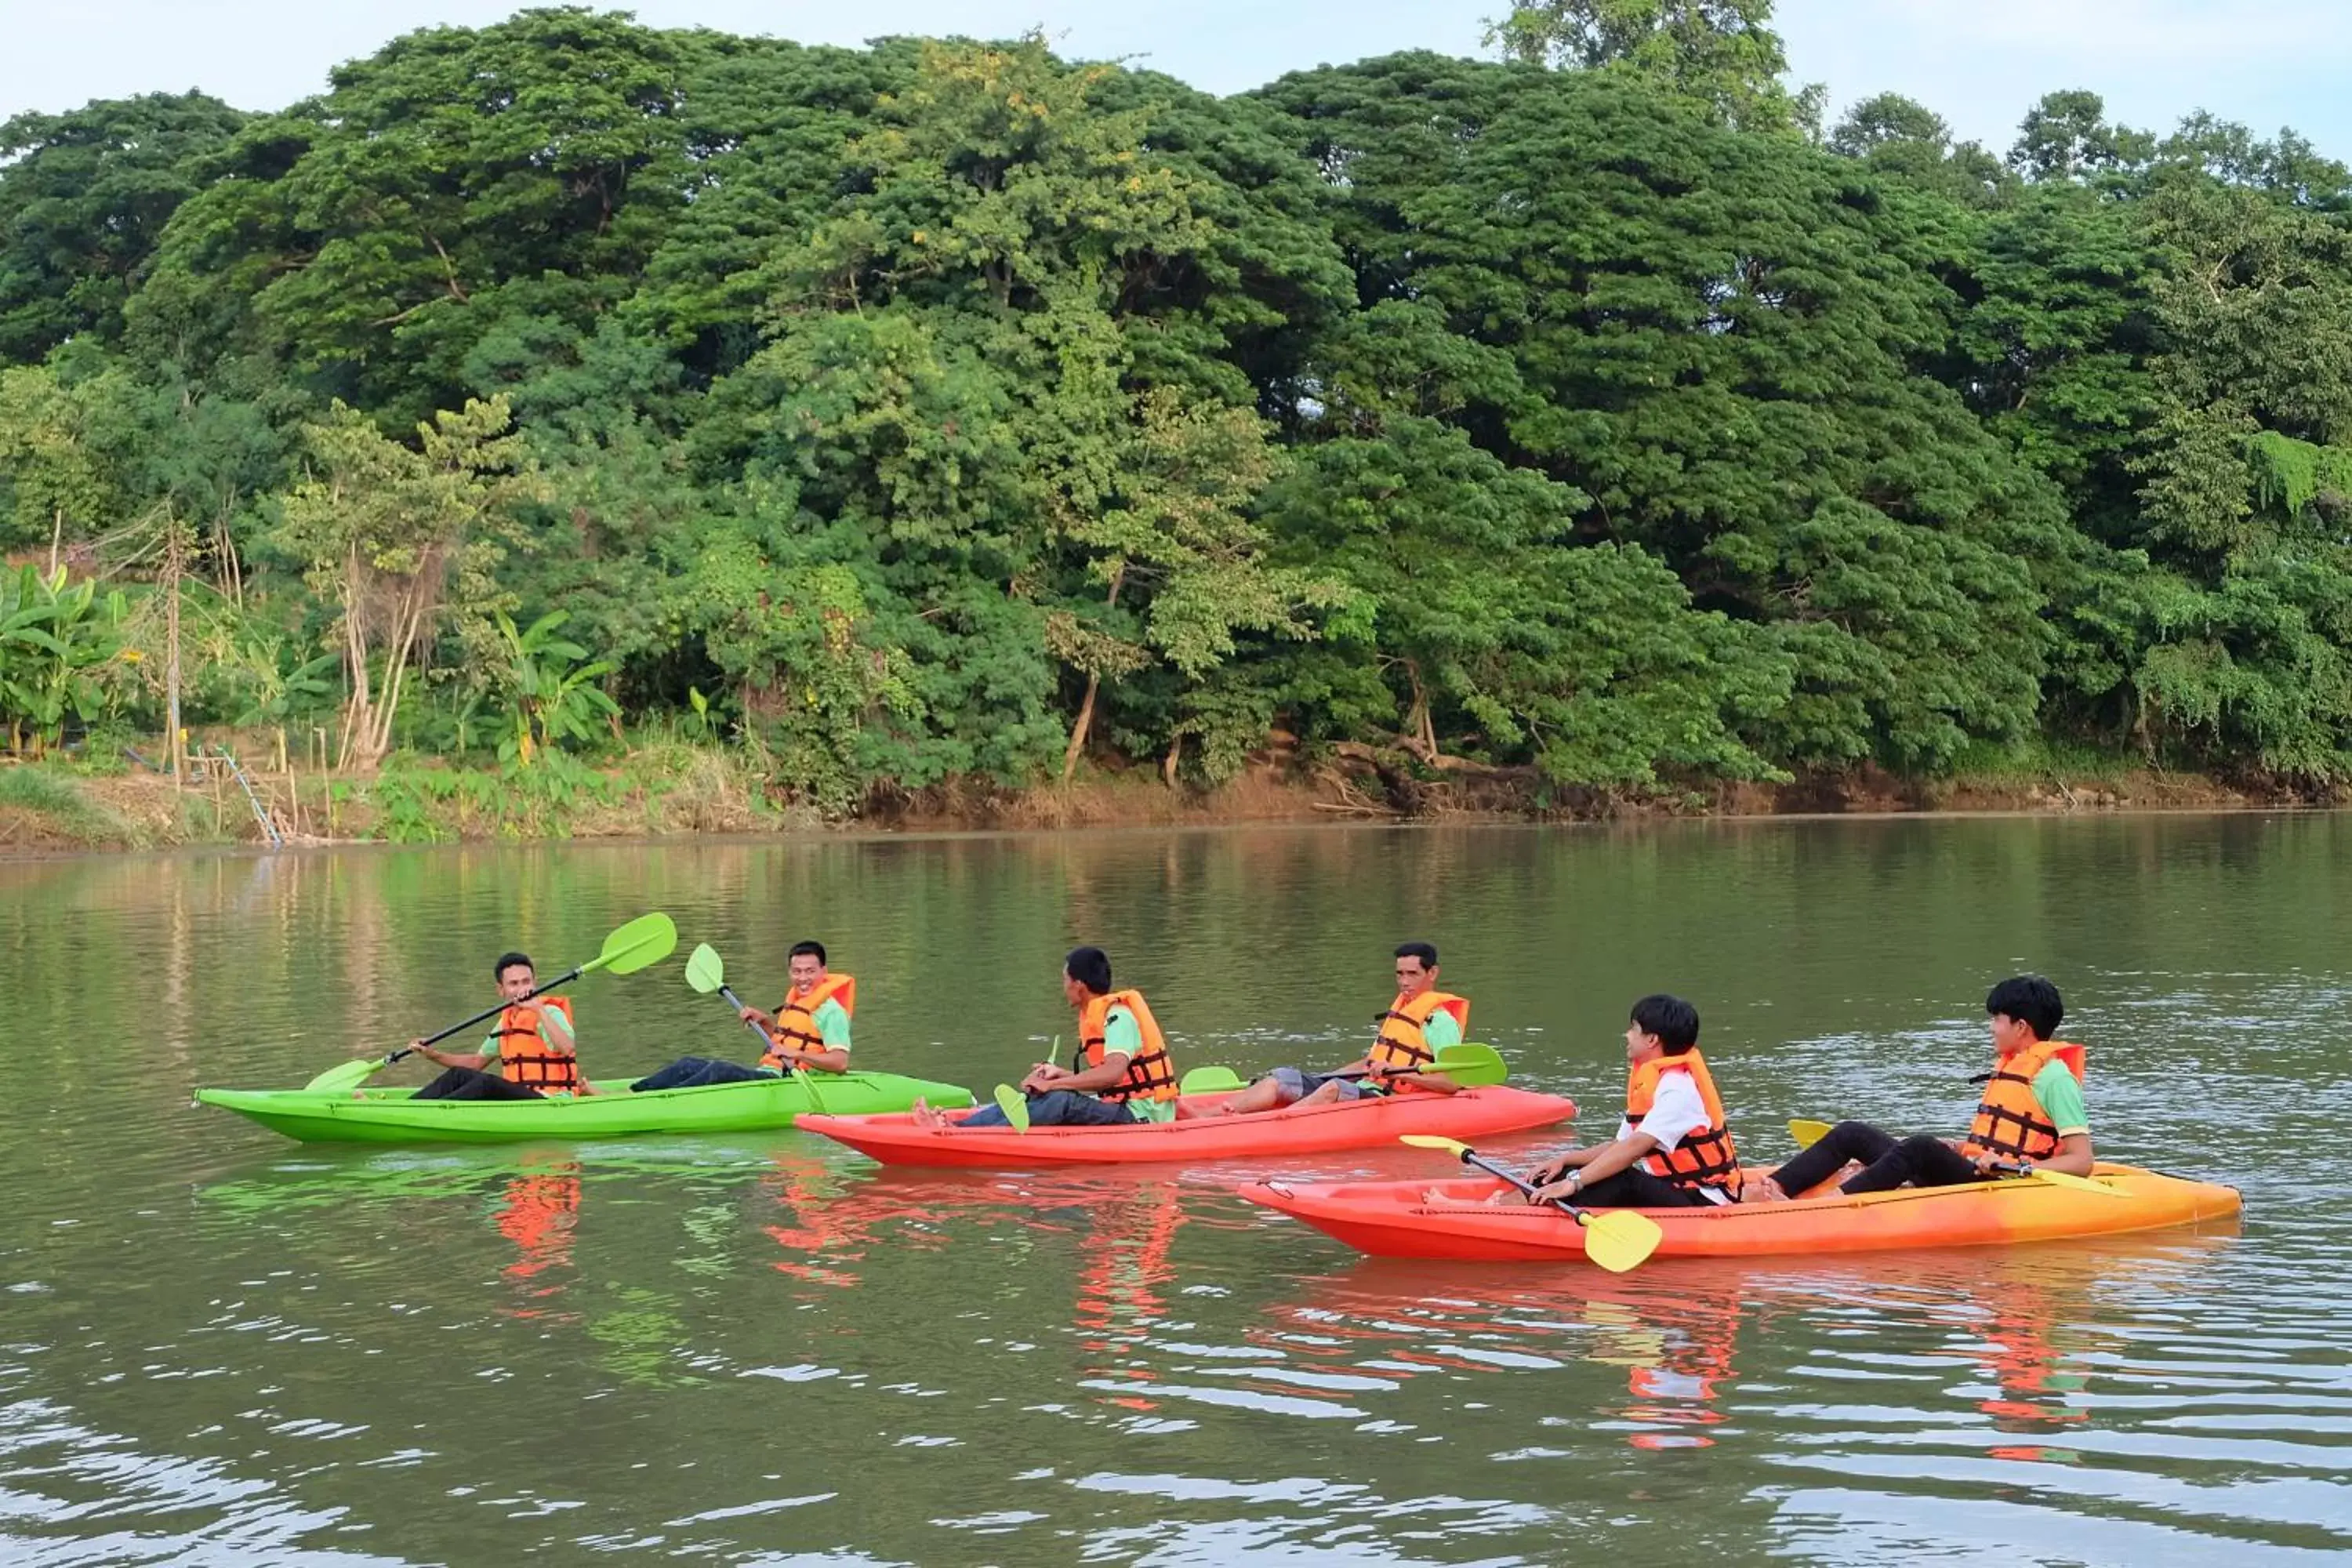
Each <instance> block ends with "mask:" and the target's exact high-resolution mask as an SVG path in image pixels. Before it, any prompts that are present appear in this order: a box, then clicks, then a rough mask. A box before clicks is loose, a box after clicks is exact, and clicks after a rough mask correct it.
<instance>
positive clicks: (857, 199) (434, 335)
mask: <svg viewBox="0 0 2352 1568" xmlns="http://www.w3.org/2000/svg"><path fill="white" fill-rule="evenodd" d="M1769 20H1770V5H1769V0H1707V3H1705V4H1699V3H1696V0H1552V3H1548V4H1542V5H1527V6H1523V7H1521V8H1520V9H1519V10H1518V11H1517V12H1516V13H1515V14H1513V15H1512V16H1509V17H1507V19H1506V20H1505V21H1504V22H1503V23H1501V24H1499V25H1498V26H1497V32H1496V43H1497V45H1498V46H1499V47H1500V50H1501V52H1502V53H1503V54H1504V55H1505V56H1506V57H1507V58H1505V59H1504V60H1503V61H1501V62H1498V63H1482V62H1475V61H1469V60H1460V59H1451V58H1440V57H1437V56H1433V55H1426V54H1412V55H1402V56H1395V57H1391V58H1384V59H1376V60H1369V61H1365V62H1362V63H1360V64H1357V65H1352V66H1346V67H1339V68H1323V69H1319V70H1316V71H1312V72H1307V73H1302V74H1298V75H1294V76H1290V77H1286V78H1285V79H1282V80H1280V81H1277V82H1276V83H1274V84H1272V85H1271V86H1269V87H1267V88H1265V89H1262V90H1261V91H1258V92H1255V93H1251V94H1246V95H1243V96H1241V97H1238V98H1234V99H1227V100H1218V99H1214V98H1211V97H1208V96H1206V95H1203V94H1202V93H1199V92H1196V91H1193V90H1192V89H1188V88H1186V87H1184V86H1182V85H1181V84H1180V83H1177V82H1175V81H1173V80H1171V79H1167V78H1164V77H1160V76H1156V75H1152V74H1149V73H1144V72H1138V71H1131V70H1125V69H1121V68H1112V67H1104V66H1074V65H1069V64H1066V63H1064V62H1062V61H1060V60H1057V59H1056V58H1054V57H1053V56H1052V55H1051V54H1050V53H1049V52H1048V51H1047V49H1046V48H1045V46H1044V45H1043V44H1042V43H1040V42H1037V41H1035V40H1030V41H1024V42H1019V43H1013V44H1003V45H975V44H969V43H933V42H924V41H920V40H889V41H886V42H884V43H881V44H879V45H877V46H876V47H873V48H871V49H868V50H862V51H853V50H842V49H835V48H809V47H800V46H797V45H793V44H791V43H784V42H778V41H774V40H768V39H750V38H739V37H730V36H726V35H722V34H716V33H709V32H675V31H663V30H657V29H652V28H647V27H643V26H637V25H636V24H635V23H634V22H632V21H630V20H629V19H627V18H626V17H625V16H620V15H615V14H603V13H595V12H590V11H585V10H572V9H566V10H542V11H526V12H523V13H520V14H519V15H518V16H515V17H513V18H512V19H511V20H509V21H508V22H506V23H503V24H501V25H499V26H492V27H486V28H480V29H467V28H433V29H427V30H425V31H421V32H417V33H413V34H410V35H408V36H406V37H402V38H399V39H397V40H395V41H394V42H393V43H391V44H389V45H387V46H386V47H384V48H383V49H382V50H381V51H379V52H378V53H377V54H375V55H374V56H373V57H371V58H367V59H365V60H361V61H356V62H353V63H352V64H350V65H347V66H345V67H342V68H340V69H339V70H337V71H336V72H335V73H334V75H333V77H332V79H331V83H330V86H329V88H328V90H327V91H326V92H325V93H323V94H322V95H320V97H318V98H315V99H311V100H306V101H304V102H301V103H298V104H296V105H293V106H292V107H290V108H289V109H287V110H284V111H283V112H279V113H274V114H261V115H247V114H241V113H238V112H236V111H235V110H230V109H228V108H226V106H224V105H222V104H219V103H217V102H214V101H211V100H206V99H204V98H202V97H201V96H194V95H191V96H188V97H184V98H167V97H150V98H142V99H137V100H127V101H121V102H100V103H92V104H90V105H89V106H87V107H86V108H84V109H82V110H76V111H74V112H72V113H69V114H63V115H28V116H25V117H21V118H19V119H17V120H16V121H10V122H9V123H7V124H6V125H5V126H0V547H5V549H6V550H7V551H8V552H9V553H10V555H11V558H12V559H13V560H14V561H16V562H17V563H38V564H37V567H26V569H24V570H22V571H18V570H16V569H13V568H12V570H11V571H10V572H9V573H8V574H6V576H5V579H0V581H5V595H0V709H5V711H0V721H5V723H6V724H7V725H8V726H9V729H10V739H11V743H12V744H16V745H20V746H24V745H38V744H44V743H48V742H54V741H55V740H56V739H58V737H60V736H62V735H64V734H66V733H68V731H71V730H72V729H73V728H74V727H76V726H77V725H89V724H93V723H104V722H106V721H110V720H112V721H118V722H126V723H127V722H131V721H141V722H147V723H151V724H152V723H153V722H156V721H160V718H161V714H162V709H161V705H160V700H161V694H162V691H163V684H164V682H165V680H166V674H165V670H166V668H167V666H168V665H169V664H170V663H171V662H172V661H170V660H168V659H167V658H165V657H164V650H165V639H166V638H167V637H171V638H174V639H176V641H177V643H178V645H179V646H180V647H182V648H183V649H184V657H183V658H181V659H180V660H179V661H178V665H179V668H180V669H181V671H182V675H181V676H180V678H179V679H181V681H182V683H183V685H184V710H185V712H186V713H187V714H188V716H189V717H190V718H191V719H192V720H193V721H215V722H220V723H245V724H255V723H259V724H270V725H277V726H280V727H294V728H299V729H306V730H313V731H320V732H321V735H322V738H330V737H331V742H332V751H333V752H334V754H335V755H336V757H337V758H338V759H339V760H340V761H341V762H342V763H345V764H346V765H350V766H354V767H360V768H373V767H374V766H376V765H378V764H379V763H382V762H383V760H384V758H385V757H386V756H387V755H388V754H390V753H391V752H394V751H395V750H397V749H400V748H402V747H406V748H410V749H413V750H415V751H419V752H441V753H459V752H478V753H480V754H482V755H483V756H485V757H488V756H490V755H493V754H497V753H499V752H501V751H502V752H503V753H504V755H505V756H506V757H507V758H508V759H509V761H510V762H512V763H515V764H517V765H529V764H530V763H532V762H533V760H534V758H541V757H543V756H544V755H545V753H546V752H548V751H549V749H551V748H562V749H572V750H575V751H577V750H583V749H584V750H590V751H593V750H594V749H595V748H598V747H600V746H610V745H614V744H618V743H620V742H621V740H622V738H623V737H624V736H625V735H626V734H628V733H629V732H630V727H631V726H636V727H640V728H642V727H644V726H646V725H662V726H667V727H668V728H670V729H671V730H673V731H677V733H679V734H681V735H685V736H688V737H705V736H707V737H710V738H713V739H716V738H719V737H721V736H727V737H731V738H732V740H733V742H734V743H738V744H740V745H742V746H744V747H746V748H747V749H748V750H749V752H751V754H752V755H753V756H754V757H756V758H757V759H758V761H759V765H760V766H761V769H762V771H763V772H764V773H765V775H766V776H767V777H768V779H769V780H770V781H771V786H772V789H773V791H774V792H775V793H776V794H777V795H778V796H779V797H782V798H790V799H796V800H800V801H803V802H806V803H810V804H813V805H816V806H818V807H820V808H822V809H824V810H826V811H829V812H835V813H841V812H852V811H855V810H857V809H859V808H860V807H861V805H866V804H867V803H870V802H872V801H874V800H875V799H876V798H877V795H890V794H893V793H903V792H910V791H914V790H919V789H922V788H924V787H926V786H929V785H932V784H939V783H941V782H943V781H950V780H955V779H959V778H979V779H984V780H989V781H994V782H997V783H1001V784H1024V783H1027V782H1032V781H1036V780H1041V779H1045V778H1051V777H1054V776H1057V775H1059V776H1068V775H1069V774H1070V773H1073V772H1074V771H1076V769H1078V768H1080V767H1081V766H1083V765H1085V764H1087V763H1088V762H1089V760H1091V761H1092V762H1093V763H1096V764H1097V765H1113V766H1115V765H1119V764H1122V763H1129V762H1133V763H1149V764H1150V765H1151V766H1153V767H1155V768H1157V769H1159V770H1160V771H1161V772H1163V773H1165V774H1166V775H1167V776H1168V777H1169V778H1171V780H1172V779H1175V778H1178V777H1192V778H1194V779H1200V780H1208V781H1214V780H1218V779H1222V778H1224V777H1227V776H1230V775H1231V774H1232V773H1234V772H1236V771H1237V770H1238V769H1239V768H1240V767H1241V765H1242V763H1243V762H1244V758H1245V757H1246V756H1247V755H1248V754H1249V753H1250V752H1252V751H1254V750H1255V749H1257V748H1259V747H1261V746H1263V745H1264V744H1265V743H1266V742H1267V739H1268V737H1269V735H1270V734H1272V733H1273V732H1275V731H1287V732H1288V733H1290V734H1292V735H1295V736H1297V738H1298V739H1299V740H1300V742H1302V743H1304V744H1306V745H1307V746H1308V747H1310V748H1312V747H1318V746H1338V747H1342V748H1343V749H1349V750H1350V751H1353V752H1362V751H1363V750H1364V749H1365V748H1370V750H1371V751H1372V752H1375V753H1377V754H1380V755H1382V756H1387V757H1390V758H1391V759H1393V760H1394V763H1395V764H1396V765H1398V766H1400V767H1404V768H1408V769H1420V770H1424V771H1441V772H1442V771H1446V770H1464V769H1468V770H1475V771H1482V772H1487V773H1497V774H1507V775H1511V776H1516V777H1518V778H1522V779H1524V780H1526V781H1528V787H1529V788H1530V789H1532V790H1534V791H1536V792H1538V795H1540V794H1541V793H1542V792H1546V791H1549V790H1553V789H1559V788H1569V787H1583V788H1601V789H1610V790H1618V791H1625V792H1634V793H1640V792H1646V791H1652V790H1658V789H1664V788H1669V787H1686V786H1689V785H1692V784H1706V783H1710V782H1715V781H1723V780H1730V779H1741V778H1766V779H1769V778H1783V777H1788V776H1790V775H1793V774H1798V773H1812V772H1822V771H1828V772H1835V771H1838V770H1843V769H1848V768H1852V767H1854V766H1857V765H1861V764H1864V763H1873V764H1876V765H1879V766H1883V767H1885V768H1888V769H1891V770H1894V771H1896V772H1898V773H1909V774H1913V775H1933V774H1936V773H1943V772H1948V771H1950V770H1952V769H1953V768H1955V767H1957V766H1960V765H1963V764H1964V763H1966V761H1967V760H1968V759H1969V758H1970V757H1980V756H1983V755H1985V754H1987V753H1988V752H1994V751H1998V750H1999V749H2000V748H2002V747H2007V746H2012V745H2019V744H2024V743H2029V742H2034V741H2036V740H2056V741H2063V742H2070V743H2088V744H2091V745H2095V746H2099V747H2102V748H2105V749H2108V750H2122V749H2126V748H2128V749H2131V750H2134V751H2137V752H2138V753H2140V754H2142V755H2145V756H2146V757H2147V758H2148V759H2150V760H2151V761H2155V762H2159V763H2177V764H2181V765H2189V766H2197V767H2204V768H2208V769H2211V770H2214V771H2217V772H2221V773H2228V774H2232V775H2236V776H2241V777H2246V778H2254V779H2261V780H2265V781H2270V782H2273V783H2279V784H2289V785H2294V786H2300V787H2315V788H2323V787H2327V786H2331V785H2335V784H2339V783H2343V782H2347V780H2352V658H2347V644H2352V538H2347V524H2352V179H2347V173H2346V170H2345V169H2344V167H2343V166H2342V165H2340V164H2337V163H2333V162H2331V161H2329V160H2326V159H2325V158H2323V157H2321V156H2319V155H2318V154H2317V153H2315V151H2314V150H2313V149H2312V148H2311V147H2310V146H2308V145H2307V144H2305V142H2302V141H2301V140H2300V139H2298V138H2296V137H2294V135H2293V134H2292V133H2282V134H2281V135H2280V136H2279V137H2278V138H2277V139H2276V140H2274V141H2270V142H2263V141H2259V140H2257V139H2256V138H2254V137H2253V136H2252V135H2251V134H2249V133H2248V132H2246V131H2244V130H2243V129H2242V128H2241V127H2238V126H2234V125H2230V124H2226V123H2221V122H2219V121H2212V120H2210V118H2207V117H2204V116H2195V117H2192V118H2190V119H2189V120H2188V121H2184V122H2183V124H2182V125H2181V126H2180V128H2179V131H2178V132H2176V133H2174V134H2172V135H2171V136H2169V137H2163V138H2159V137H2158V136H2155V135H2153V134H2150V133H2147V132H2138V131H2134V130H2131V129H2128V128H2124V127H2117V126H2114V125H2111V124H2109V123H2108V122H2107V121H2105V117H2104V113H2103V111H2102V109H2101V106H2100V104H2099V101H2098V100H2097V99H2096V98H2095V97H2094V96H2092V95H2090V94H2087V93H2082V92H2063V93H2054V94H2053V95H2051V96H2050V97H2049V98H2047V99H2045V100H2043V101H2042V103H2041V105H2039V106H2038V107H2037V108H2036V109H2035V110H2033V112H2032V114H2031V115H2030V116H2029V117H2028V118H2027V120H2026V121H2025V123H2024V125H2023V126H2022V127H2021V133H2020V137H2019V140H2018V142H2017V144H2016V146H2015V147H2014V148H2013V149H2011V150H2010V151H2009V152H2008V153H2007V154H2006V156H1999V155H1996V154H1994V153H1990V152H1989V151H1987V150H1986V149H1983V148H1981V147H1978V146H1976V145H1974V144H1969V143H1955V142H1954V141H1953V139H1952V137H1951V135H1950V132H1949V131H1948V128H1947V127H1946V126H1945V124H1944V123H1943V121H1940V120H1939V119H1938V118H1937V116H1936V115H1935V114H1933V113H1932V112H1931V111H1930V110H1927V109H1926V108H1925V107H1923V106H1921V105H1918V104H1916V103H1912V102H1910V101H1908V100H1903V99H1900V98H1896V97H1893V96H1882V97H1879V98H1875V99H1871V100H1865V101H1864V102H1863V103H1861V104H1859V105H1858V106H1857V107H1856V108H1855V109H1854V110H1852V111H1851V112H1850V113H1849V114H1848V115H1847V116H1846V117H1845V118H1844V120H1843V121H1841V122H1840V123H1839V124H1837V125H1835V126H1832V127H1829V128H1826V129H1824V128H1822V127H1821V126H1820V124H1819V122H1818V120H1819V117H1818V109H1817V105H1818V102H1819V95H1818V93H1817V92H1813V91H1806V92H1795V93H1792V92H1790V91H1789V90H1787V89H1785V88H1784V87H1783V86H1782V84H1781V82H1780V72H1781V68H1782V60H1781V54H1780V45H1779V41H1778V39H1777V38H1776V37H1774V36H1773V35H1772V33H1771V31H1770V28H1769ZM53 561H55V562H60V563H63V565H64V572H63V574H62V575H60V574H59V573H58V571H56V570H53V568H52V564H51V563H52V562H53ZM94 578H102V579H104V580H105V582H104V586H103V587H102V588H100V589H99V590H98V591H96V592H95V593H92V592H86V591H84V590H86V589H88V588H89V584H90V582H91V580H92V579H94ZM165 595H169V596H170V599H171V604H170V605H169V606H168V609H169V611H170V613H169V614H166V613H164V610H163V608H159V606H158V601H159V600H160V599H162V598H163V597H164V596H165Z"/></svg>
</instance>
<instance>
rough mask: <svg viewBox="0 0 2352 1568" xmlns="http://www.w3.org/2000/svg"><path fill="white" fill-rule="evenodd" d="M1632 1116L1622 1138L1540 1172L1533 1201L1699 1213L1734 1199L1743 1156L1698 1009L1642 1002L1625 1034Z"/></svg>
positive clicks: (1650, 999)
mask: <svg viewBox="0 0 2352 1568" xmlns="http://www.w3.org/2000/svg"><path fill="white" fill-rule="evenodd" d="M1625 1065H1626V1068H1628V1078H1627V1083H1626V1089H1625V1119H1624V1120H1623V1121H1621V1122H1619V1123H1618V1124H1617V1136H1616V1137H1615V1138H1614V1139H1612V1140H1611V1141H1610V1142H1606V1143H1602V1144H1600V1145H1598V1146H1597V1147H1595V1148H1591V1149H1573V1150H1570V1152H1567V1153H1565V1154H1562V1155H1560V1156H1559V1158H1558V1159H1556V1160H1553V1161H1552V1162H1551V1163H1549V1164H1547V1165H1544V1166H1542V1167H1540V1168H1539V1169H1538V1170H1537V1171H1536V1173H1535V1174H1534V1176H1533V1178H1532V1179H1533V1180H1534V1181H1535V1183H1536V1184H1537V1190H1536V1192H1535V1194H1534V1195H1533V1196H1531V1197H1530V1198H1528V1200H1527V1201H1528V1202H1529V1203H1549V1201H1551V1200H1552V1199H1554V1198H1566V1199H1567V1200H1568V1201H1569V1202H1570V1203H1572V1204H1575V1205H1579V1206H1580V1207H1585V1208H1693V1207H1697V1206H1701V1205H1708V1204H1727V1203H1732V1202H1736V1201H1737V1199H1738V1192H1739V1155H1738V1151H1737V1150H1736V1149H1735V1148H1734V1147H1733V1146H1732V1142H1731V1130H1730V1128H1729V1127H1728V1126H1727V1125H1726V1123H1725V1121H1724V1114H1723V1101H1722V1098H1721V1097H1720V1096H1719V1095H1717V1093H1716V1089H1715V1079H1714V1078H1713V1077H1712V1076H1711V1075H1710V1074H1709V1073H1708V1071H1707V1068H1706V1058H1703V1057H1701V1056H1700V1055H1699V1053H1698V1009H1697V1008H1696V1007H1694V1006H1692V1005H1690V1004H1689V1003H1687V1002H1685V1001H1684V1000H1683V999H1682V998H1681V997H1679V996H1663V995H1661V996H1644V997H1643V998H1642V999H1641V1000H1640V1001H1639V1002H1636V1003H1634V1004H1633V1017H1632V1021H1631V1023H1630V1024H1629V1025H1628V1026H1627V1027H1626V1030H1625Z"/></svg>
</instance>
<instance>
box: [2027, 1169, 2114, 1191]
mask: <svg viewBox="0 0 2352 1568" xmlns="http://www.w3.org/2000/svg"><path fill="white" fill-rule="evenodd" d="M2025 1174H2026V1175H2028V1176H2030V1177H2032V1179H2033V1180H2035V1181H2037V1182H2047V1183H2049V1184H2051V1185H2052V1186H2053V1187H2064V1188H2066V1189H2067V1190H2068V1191H2069V1192H2076V1193H2096V1194H2099V1195H2100V1196H2101V1197H2103V1198H2127V1197H2129V1196H2131V1194H2129V1193H2123V1192H2117V1191H2116V1189H2115V1188H2113V1187H2111V1186H2109V1185H2107V1184H2105V1182H2095V1181H2093V1180H2091V1178H2090V1177H2088V1176H2077V1175H2074V1174H2073V1173H2069V1172H2066V1171H2045V1170H2042V1168H2041V1167H2040V1166H2036V1167H2034V1168H2033V1169H2032V1170H2031V1171H2028V1172H2026V1173H2025Z"/></svg>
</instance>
